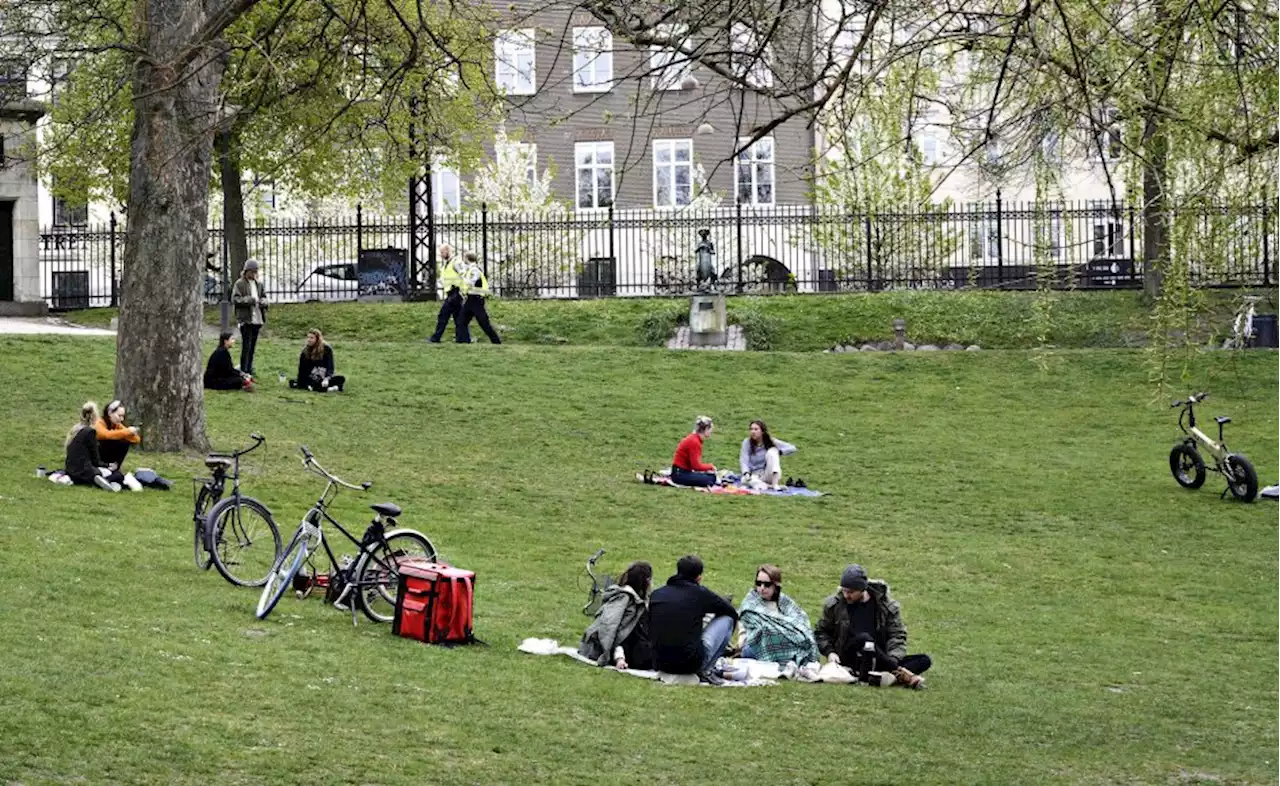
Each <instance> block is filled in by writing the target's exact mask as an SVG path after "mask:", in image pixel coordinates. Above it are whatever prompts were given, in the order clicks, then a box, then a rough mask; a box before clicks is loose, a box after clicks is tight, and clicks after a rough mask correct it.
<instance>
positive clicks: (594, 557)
mask: <svg viewBox="0 0 1280 786" xmlns="http://www.w3.org/2000/svg"><path fill="white" fill-rule="evenodd" d="M603 556H604V547H603V546H602V547H601V548H600V550H599V551H597V552H596V553H595V554H594V555H592V557H591V559H589V560H587V564H588V565H595V564H596V562H597V561H598V560H599V559H600V558H601V557H603Z"/></svg>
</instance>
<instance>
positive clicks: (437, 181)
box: [431, 158, 462, 215]
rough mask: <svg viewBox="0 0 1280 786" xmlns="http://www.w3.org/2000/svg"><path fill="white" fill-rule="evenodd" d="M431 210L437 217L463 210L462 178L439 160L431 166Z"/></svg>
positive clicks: (456, 171) (455, 170)
mask: <svg viewBox="0 0 1280 786" xmlns="http://www.w3.org/2000/svg"><path fill="white" fill-rule="evenodd" d="M431 209H432V211H434V212H435V214H436V215H445V214H448V213H457V212H459V211H461V210H462V178H461V177H459V176H458V170H457V169H455V168H454V167H451V166H449V165H448V164H446V163H445V162H444V161H443V160H442V159H439V158H437V159H435V161H433V162H432V164H431Z"/></svg>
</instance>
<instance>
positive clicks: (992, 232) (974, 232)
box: [969, 218, 1000, 261]
mask: <svg viewBox="0 0 1280 786" xmlns="http://www.w3.org/2000/svg"><path fill="white" fill-rule="evenodd" d="M969 256H970V257H971V258H973V259H975V260H979V261H982V260H994V259H998V258H999V256H1000V227H999V225H998V224H996V221H995V219H991V218H986V219H982V220H980V221H974V222H973V223H972V224H970V226H969Z"/></svg>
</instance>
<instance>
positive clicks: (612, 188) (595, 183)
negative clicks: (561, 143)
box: [573, 142, 618, 211]
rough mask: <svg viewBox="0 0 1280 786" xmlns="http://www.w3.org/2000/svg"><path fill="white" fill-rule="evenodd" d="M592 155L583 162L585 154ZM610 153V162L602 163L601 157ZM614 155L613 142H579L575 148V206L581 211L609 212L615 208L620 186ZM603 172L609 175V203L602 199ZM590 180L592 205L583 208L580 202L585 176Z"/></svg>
mask: <svg viewBox="0 0 1280 786" xmlns="http://www.w3.org/2000/svg"><path fill="white" fill-rule="evenodd" d="M584 153H586V154H588V155H590V159H589V160H588V161H586V162H584V161H583V160H582V157H583V154H584ZM603 153H608V156H609V160H608V161H607V162H602V161H601V160H600V159H601V155H602V154H603ZM613 164H614V155H613V143H612V142H578V143H576V144H575V145H574V146H573V172H574V177H573V204H574V206H575V207H576V208H577V209H578V210H581V211H587V210H607V209H609V208H610V207H612V206H613V203H614V201H615V200H617V198H618V186H617V183H616V182H615V180H614V170H613ZM601 172H608V173H609V201H608V203H607V204H606V203H603V202H602V201H601V199H600V180H599V174H600V173H601ZM584 173H585V174H586V176H587V177H589V178H590V181H589V182H590V186H591V204H590V205H588V206H585V207H584V206H583V205H582V204H581V203H580V202H579V198H580V196H581V194H582V186H583V182H582V178H583V174H584Z"/></svg>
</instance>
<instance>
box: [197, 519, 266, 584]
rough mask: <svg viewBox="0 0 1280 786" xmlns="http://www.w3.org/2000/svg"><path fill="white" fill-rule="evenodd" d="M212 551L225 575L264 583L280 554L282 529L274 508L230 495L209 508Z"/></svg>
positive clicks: (229, 578)
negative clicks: (274, 516)
mask: <svg viewBox="0 0 1280 786" xmlns="http://www.w3.org/2000/svg"><path fill="white" fill-rule="evenodd" d="M205 530H206V531H207V532H208V533H209V545H210V546H211V547H212V548H211V549H210V551H211V552H212V553H213V564H214V566H216V567H217V568H218V572H219V573H221V574H222V577H223V578H225V579H226V580H227V581H229V582H231V583H232V584H235V585H237V586H240V587H261V586H262V585H263V584H264V583H265V582H266V580H267V576H268V574H269V573H270V572H271V570H272V569H273V568H274V567H275V564H276V561H277V560H278V559H279V558H280V530H278V529H277V528H276V522H275V520H274V519H272V518H271V511H269V510H267V508H266V506H265V505H263V504H262V503H261V502H259V501H257V500H256V499H253V498H252V497H227V498H226V499H224V500H222V501H221V502H219V503H218V504H217V505H214V506H213V510H211V511H209V519H208V524H206V525H205Z"/></svg>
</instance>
